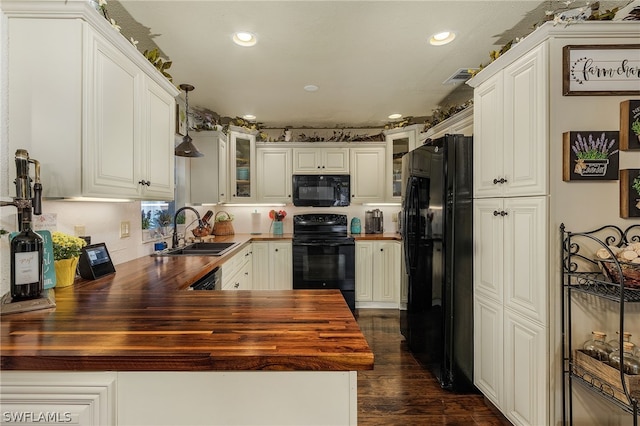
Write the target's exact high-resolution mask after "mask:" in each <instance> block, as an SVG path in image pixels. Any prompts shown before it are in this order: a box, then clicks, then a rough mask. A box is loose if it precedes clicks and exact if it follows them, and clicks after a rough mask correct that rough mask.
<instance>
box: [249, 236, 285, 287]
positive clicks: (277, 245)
mask: <svg viewBox="0 0 640 426" xmlns="http://www.w3.org/2000/svg"><path fill="white" fill-rule="evenodd" d="M252 245H253V276H254V277H255V278H254V280H253V281H254V283H253V289H254V290H292V289H293V263H292V262H293V261H292V255H293V251H292V246H291V242H289V241H287V242H282V241H255V242H253V243H252Z"/></svg>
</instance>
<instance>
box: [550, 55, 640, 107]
mask: <svg viewBox="0 0 640 426" xmlns="http://www.w3.org/2000/svg"><path fill="white" fill-rule="evenodd" d="M562 94H563V95H565V96H576V95H582V96H594V95H640V44H624V45H621V44H618V45H616V44H611V45H575V46H573V45H571V46H565V47H564V48H563V50H562Z"/></svg>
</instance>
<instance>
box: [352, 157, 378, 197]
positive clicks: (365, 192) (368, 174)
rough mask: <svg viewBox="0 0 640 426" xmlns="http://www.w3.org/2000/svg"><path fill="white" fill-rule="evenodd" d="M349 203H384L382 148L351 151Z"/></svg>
mask: <svg viewBox="0 0 640 426" xmlns="http://www.w3.org/2000/svg"><path fill="white" fill-rule="evenodd" d="M350 154H351V168H350V170H351V201H352V202H354V203H370V202H376V201H378V202H379V201H384V182H385V171H384V160H385V158H384V154H385V150H384V148H352V149H351V153H350Z"/></svg>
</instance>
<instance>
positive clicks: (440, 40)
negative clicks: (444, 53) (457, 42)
mask: <svg viewBox="0 0 640 426" xmlns="http://www.w3.org/2000/svg"><path fill="white" fill-rule="evenodd" d="M454 38H456V33H454V32H451V31H443V32H441V33H437V34H434V35H432V36H431V38H430V39H429V43H431V45H433V46H442V45H444V44H447V43H451V42H452V41H453V39H454Z"/></svg>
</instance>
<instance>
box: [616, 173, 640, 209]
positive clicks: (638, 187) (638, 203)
mask: <svg viewBox="0 0 640 426" xmlns="http://www.w3.org/2000/svg"><path fill="white" fill-rule="evenodd" d="M620 217H623V218H636V217H640V169H622V170H620Z"/></svg>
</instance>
